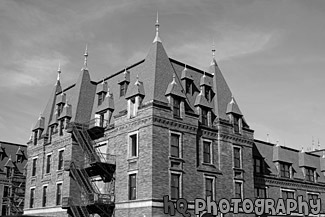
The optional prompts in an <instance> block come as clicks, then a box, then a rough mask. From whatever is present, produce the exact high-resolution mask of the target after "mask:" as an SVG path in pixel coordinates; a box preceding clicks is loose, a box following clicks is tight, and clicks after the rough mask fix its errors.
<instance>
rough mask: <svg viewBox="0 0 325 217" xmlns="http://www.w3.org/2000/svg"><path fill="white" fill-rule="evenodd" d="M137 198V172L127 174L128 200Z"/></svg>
mask: <svg viewBox="0 0 325 217" xmlns="http://www.w3.org/2000/svg"><path fill="white" fill-rule="evenodd" d="M135 199H137V174H130V175H129V200H135Z"/></svg>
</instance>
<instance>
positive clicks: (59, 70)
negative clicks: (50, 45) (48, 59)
mask: <svg viewBox="0 0 325 217" xmlns="http://www.w3.org/2000/svg"><path fill="white" fill-rule="evenodd" d="M60 74H61V62H60V61H59V67H58V78H57V80H58V81H60Z"/></svg>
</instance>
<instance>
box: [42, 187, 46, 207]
mask: <svg viewBox="0 0 325 217" xmlns="http://www.w3.org/2000/svg"><path fill="white" fill-rule="evenodd" d="M46 199H47V186H43V200H42V206H43V207H46Z"/></svg>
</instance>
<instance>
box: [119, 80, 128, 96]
mask: <svg viewBox="0 0 325 217" xmlns="http://www.w3.org/2000/svg"><path fill="white" fill-rule="evenodd" d="M127 89H128V84H127V83H126V82H123V83H121V85H120V97H122V96H125V94H126V91H127Z"/></svg>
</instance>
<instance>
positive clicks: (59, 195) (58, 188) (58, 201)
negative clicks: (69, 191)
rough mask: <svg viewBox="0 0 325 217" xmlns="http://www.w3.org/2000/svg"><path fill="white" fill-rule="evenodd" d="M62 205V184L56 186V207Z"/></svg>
mask: <svg viewBox="0 0 325 217" xmlns="http://www.w3.org/2000/svg"><path fill="white" fill-rule="evenodd" d="M61 203H62V183H58V184H57V185H56V205H57V206H58V205H61Z"/></svg>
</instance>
